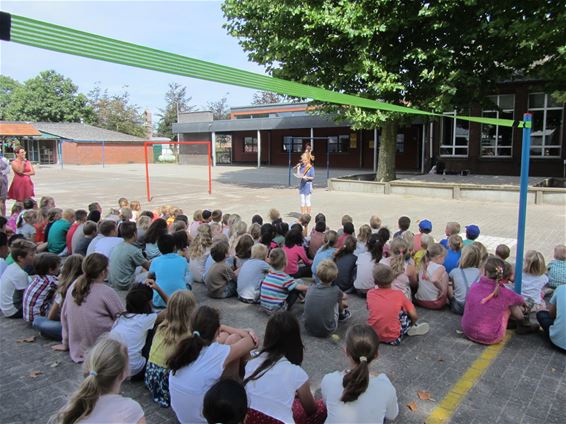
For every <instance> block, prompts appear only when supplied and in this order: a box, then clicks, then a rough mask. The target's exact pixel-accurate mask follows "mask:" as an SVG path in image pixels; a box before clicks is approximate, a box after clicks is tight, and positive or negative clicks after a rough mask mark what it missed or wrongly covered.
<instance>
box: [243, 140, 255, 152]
mask: <svg viewBox="0 0 566 424" xmlns="http://www.w3.org/2000/svg"><path fill="white" fill-rule="evenodd" d="M244 153H257V138H256V137H244Z"/></svg>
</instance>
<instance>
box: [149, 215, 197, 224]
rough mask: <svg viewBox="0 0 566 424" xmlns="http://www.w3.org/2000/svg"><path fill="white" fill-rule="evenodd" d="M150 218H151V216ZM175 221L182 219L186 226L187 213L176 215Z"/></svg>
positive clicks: (187, 220)
mask: <svg viewBox="0 0 566 424" xmlns="http://www.w3.org/2000/svg"><path fill="white" fill-rule="evenodd" d="M151 218H153V216H152V217H151ZM175 221H183V222H184V223H185V224H187V226H188V225H189V217H188V216H187V215H183V214H181V215H177V216H176V217H175Z"/></svg>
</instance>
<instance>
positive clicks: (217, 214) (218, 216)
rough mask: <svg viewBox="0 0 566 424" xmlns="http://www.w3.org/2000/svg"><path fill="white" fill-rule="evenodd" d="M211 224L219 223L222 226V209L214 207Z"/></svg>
mask: <svg viewBox="0 0 566 424" xmlns="http://www.w3.org/2000/svg"><path fill="white" fill-rule="evenodd" d="M210 219H211V222H210V223H211V224H213V223H215V224H219V225H220V226H222V211H221V210H220V209H214V210H213V211H212V214H211V215H210Z"/></svg>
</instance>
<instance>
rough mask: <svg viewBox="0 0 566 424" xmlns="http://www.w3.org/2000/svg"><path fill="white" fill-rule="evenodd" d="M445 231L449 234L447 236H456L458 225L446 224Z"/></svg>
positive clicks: (454, 223)
mask: <svg viewBox="0 0 566 424" xmlns="http://www.w3.org/2000/svg"><path fill="white" fill-rule="evenodd" d="M446 229H447V230H448V232H449V233H450V234H449V236H451V235H454V234H458V233H459V232H460V224H458V223H457V222H449V223H447V224H446Z"/></svg>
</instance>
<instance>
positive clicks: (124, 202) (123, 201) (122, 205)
mask: <svg viewBox="0 0 566 424" xmlns="http://www.w3.org/2000/svg"><path fill="white" fill-rule="evenodd" d="M128 206H130V202H128V199H126V198H125V197H120V198H119V199H118V207H119V208H127V207H128Z"/></svg>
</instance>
